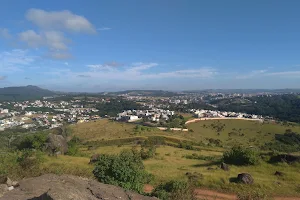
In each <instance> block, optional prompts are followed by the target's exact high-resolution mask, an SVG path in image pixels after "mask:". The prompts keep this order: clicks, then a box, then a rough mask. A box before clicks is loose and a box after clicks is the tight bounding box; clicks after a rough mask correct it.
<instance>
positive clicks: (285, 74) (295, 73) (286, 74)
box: [266, 71, 300, 77]
mask: <svg viewBox="0 0 300 200" xmlns="http://www.w3.org/2000/svg"><path fill="white" fill-rule="evenodd" d="M266 75H268V76H281V77H300V71H284V72H271V73H268V74H266Z"/></svg>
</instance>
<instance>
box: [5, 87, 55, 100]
mask: <svg viewBox="0 0 300 200" xmlns="http://www.w3.org/2000/svg"><path fill="white" fill-rule="evenodd" d="M55 94H56V93H55V92H52V91H50V90H46V89H42V88H39V87H37V86H33V85H28V86H21V87H5V88H0V101H15V100H17V101H18V100H33V99H39V98H42V97H45V96H52V95H55Z"/></svg>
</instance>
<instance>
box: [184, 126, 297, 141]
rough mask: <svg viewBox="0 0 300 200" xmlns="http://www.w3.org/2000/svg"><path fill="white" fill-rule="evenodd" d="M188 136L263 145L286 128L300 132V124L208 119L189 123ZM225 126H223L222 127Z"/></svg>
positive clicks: (193, 138) (189, 137) (195, 138)
mask: <svg viewBox="0 0 300 200" xmlns="http://www.w3.org/2000/svg"><path fill="white" fill-rule="evenodd" d="M187 127H188V129H189V130H192V131H193V132H189V134H187V135H186V136H187V138H188V139H191V140H197V141H199V140H200V141H205V140H207V139H209V138H214V139H220V140H221V141H222V142H223V143H224V144H225V145H226V146H233V145H237V144H242V145H253V146H261V145H264V143H265V142H270V141H272V140H273V139H274V135H275V134H283V133H285V130H287V129H291V130H292V131H295V132H298V133H300V126H299V125H295V124H294V125H283V124H276V123H271V122H264V123H260V122H256V121H246V120H207V121H198V122H195V123H190V124H188V125H187ZM221 127H223V128H221Z"/></svg>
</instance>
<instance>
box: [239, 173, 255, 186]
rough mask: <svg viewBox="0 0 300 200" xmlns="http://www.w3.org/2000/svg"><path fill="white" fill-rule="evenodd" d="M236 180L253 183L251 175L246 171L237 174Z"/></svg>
mask: <svg viewBox="0 0 300 200" xmlns="http://www.w3.org/2000/svg"><path fill="white" fill-rule="evenodd" d="M237 181H238V182H239V183H244V184H253V183H254V179H253V178H252V176H251V175H250V174H247V173H241V174H239V175H238V177H237Z"/></svg>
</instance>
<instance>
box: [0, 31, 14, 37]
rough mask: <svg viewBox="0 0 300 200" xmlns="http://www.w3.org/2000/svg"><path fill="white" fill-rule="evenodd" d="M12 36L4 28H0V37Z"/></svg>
mask: <svg viewBox="0 0 300 200" xmlns="http://www.w3.org/2000/svg"><path fill="white" fill-rule="evenodd" d="M11 37H12V36H11V34H10V33H9V30H8V29H6V28H0V38H4V39H10V38H11Z"/></svg>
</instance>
